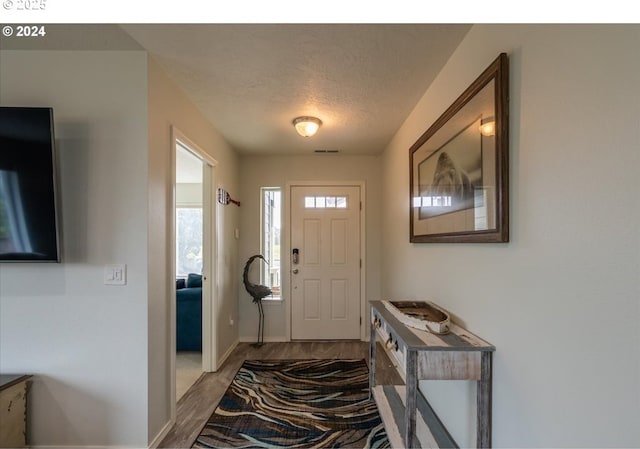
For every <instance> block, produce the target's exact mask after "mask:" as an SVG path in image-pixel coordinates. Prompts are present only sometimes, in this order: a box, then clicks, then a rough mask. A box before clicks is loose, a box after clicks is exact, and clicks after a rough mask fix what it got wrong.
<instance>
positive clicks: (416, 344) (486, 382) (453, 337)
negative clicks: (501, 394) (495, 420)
mask: <svg viewBox="0 0 640 449" xmlns="http://www.w3.org/2000/svg"><path fill="white" fill-rule="evenodd" d="M370 304H371V338H370V342H371V346H370V355H371V359H370V360H371V365H370V369H369V386H370V388H371V392H372V395H373V396H374V397H375V399H376V402H377V403H378V409H379V410H380V415H381V417H382V419H383V421H384V423H385V428H386V429H387V434H388V435H389V439H390V442H391V445H392V447H405V448H414V447H422V446H425V447H458V445H457V444H456V443H455V441H454V439H453V438H452V437H451V435H450V434H449V432H448V431H447V429H446V427H445V426H444V425H443V423H442V422H441V421H440V419H439V418H438V416H437V414H436V413H435V411H434V410H433V409H432V408H431V406H430V405H429V402H428V401H427V399H426V398H425V397H424V396H423V395H422V393H421V392H420V390H419V389H418V381H419V380H471V381H476V382H477V447H478V448H487V447H491V369H492V360H493V359H492V356H493V352H494V351H495V347H494V346H493V345H491V344H489V343H487V342H486V341H484V340H482V339H481V338H479V337H477V336H476V335H474V334H472V333H471V332H469V331H468V330H466V329H463V328H462V327H460V326H457V325H456V324H451V326H450V332H449V333H448V334H446V335H437V334H433V333H430V332H427V331H421V330H418V329H415V328H410V327H407V326H406V325H405V324H403V323H401V322H400V321H399V320H398V319H397V318H396V317H395V316H393V314H392V313H391V312H390V311H389V310H387V308H386V307H385V305H384V302H382V301H372V302H371V303H370ZM376 336H377V337H379V338H380V339H381V340H382V342H383V345H384V346H385V348H386V350H387V353H388V354H389V357H390V359H391V360H392V361H393V363H394V364H395V365H396V368H397V369H398V371H399V373H400V375H401V376H402V377H403V378H404V379H405V382H406V386H403V387H399V386H388V385H386V386H378V387H376V386H375V358H376Z"/></svg>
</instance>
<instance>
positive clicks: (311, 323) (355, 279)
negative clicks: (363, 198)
mask: <svg viewBox="0 0 640 449" xmlns="http://www.w3.org/2000/svg"><path fill="white" fill-rule="evenodd" d="M290 229H291V234H290V235H291V242H290V243H291V246H290V248H291V338H292V339H293V340H336V339H360V275H361V274H360V271H361V270H360V266H361V262H360V187H359V186H292V187H291V228H290ZM294 253H297V263H296V260H295V259H296V256H294Z"/></svg>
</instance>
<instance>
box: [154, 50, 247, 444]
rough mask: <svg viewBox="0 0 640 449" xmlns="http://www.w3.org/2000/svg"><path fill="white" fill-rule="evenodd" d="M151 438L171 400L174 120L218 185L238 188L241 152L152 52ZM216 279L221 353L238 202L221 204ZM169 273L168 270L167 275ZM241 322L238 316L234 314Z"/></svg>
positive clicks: (232, 334) (231, 335) (232, 310)
mask: <svg viewBox="0 0 640 449" xmlns="http://www.w3.org/2000/svg"><path fill="white" fill-rule="evenodd" d="M148 81H149V86H148V89H149V210H150V213H149V214H150V220H149V402H150V404H149V438H150V439H153V437H154V436H155V435H156V434H157V433H158V432H159V431H161V430H162V427H163V426H164V425H165V424H166V423H167V422H168V420H169V418H170V416H169V411H170V409H169V405H170V401H172V400H173V398H171V397H169V385H170V383H169V378H170V375H171V373H170V366H169V363H170V362H169V354H170V351H169V344H170V341H171V340H170V339H171V336H170V335H169V329H170V328H169V318H168V312H169V301H173V300H175V291H174V290H175V281H174V279H173V278H174V276H173V274H172V273H171V270H170V263H171V261H170V250H169V248H168V247H167V244H173V243H172V242H170V238H169V235H168V229H169V222H168V220H170V219H171V218H170V217H171V216H172V213H171V207H172V206H171V204H170V201H171V195H170V190H169V189H170V182H169V180H170V179H171V171H170V170H171V169H170V167H169V164H170V148H171V126H172V125H173V126H175V127H177V128H178V129H179V130H180V131H181V132H182V133H183V134H184V135H185V136H186V137H187V138H189V139H190V140H191V141H192V142H194V143H195V144H196V145H198V146H199V147H200V148H201V149H202V150H204V151H205V152H206V153H207V154H208V155H210V156H211V157H212V158H213V159H215V160H216V161H217V165H216V167H215V169H214V176H215V183H216V186H223V187H225V188H226V189H228V190H230V191H232V192H233V191H237V186H238V184H239V181H238V158H237V156H236V154H235V152H234V151H233V150H232V149H231V148H230V147H229V146H228V145H227V143H226V142H225V141H224V140H223V139H222V137H221V135H220V134H219V133H218V132H217V130H216V129H215V128H214V127H213V126H212V125H211V124H210V123H209V122H208V121H207V120H206V119H205V118H204V116H203V115H202V114H201V113H200V111H199V110H198V109H197V108H196V107H195V106H194V105H193V104H192V103H191V102H190V101H189V100H188V99H187V98H186V97H185V95H184V94H183V93H182V91H181V90H180V89H178V88H177V87H176V85H175V84H174V83H173V82H172V81H171V80H170V79H169V78H168V77H167V76H166V75H165V73H164V72H163V70H162V69H161V68H160V66H159V65H158V64H157V63H156V62H155V61H154V60H153V59H152V58H149V72H148ZM217 215H218V217H217V218H218V227H219V229H218V235H219V238H218V285H217V286H216V296H217V303H216V306H215V307H216V309H217V310H216V315H217V316H218V317H219V318H220V319H219V322H218V324H217V329H218V333H217V343H218V346H217V352H218V354H219V355H223V354H224V353H225V352H226V351H227V350H228V349H229V348H230V347H231V346H232V345H234V344H235V343H236V341H237V336H238V332H237V326H233V327H232V326H229V325H228V319H227V318H228V316H229V315H232V316H233V317H234V319H235V318H236V317H237V297H238V284H237V279H238V270H237V267H238V262H237V260H238V259H237V242H236V240H235V238H234V229H235V228H236V227H237V226H238V225H237V223H238V218H239V214H238V211H237V208H235V206H234V207H231V206H226V207H218V209H217ZM167 274H168V275H167ZM235 321H236V322H237V319H236V320H235Z"/></svg>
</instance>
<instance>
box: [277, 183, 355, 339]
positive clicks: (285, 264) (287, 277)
mask: <svg viewBox="0 0 640 449" xmlns="http://www.w3.org/2000/svg"><path fill="white" fill-rule="evenodd" d="M345 186H353V187H360V203H361V204H362V207H361V208H360V260H362V268H361V269H360V341H367V340H368V335H367V334H368V332H367V314H366V312H367V301H366V298H367V246H366V243H367V235H366V234H367V233H366V230H367V227H366V217H367V214H366V210H367V201H366V198H367V195H366V183H365V181H288V182H287V183H286V185H285V191H284V192H283V193H284V194H285V195H286V198H283V199H282V204H283V207H284V209H285V210H284V215H285V218H284V221H283V222H282V227H283V228H284V229H283V231H284V232H283V245H282V254H287V255H288V256H287V257H284V256H281V263H282V295H283V296H282V299H283V300H284V303H285V307H286V310H285V316H286V326H285V332H286V338H287V340H286V341H291V301H290V300H289V299H290V298H291V291H290V285H291V264H290V261H291V257H290V255H291V231H290V229H289V228H290V225H291V188H292V187H345ZM285 282H286V284H285ZM285 285H286V286H287V287H286V288H285ZM285 295H286V297H285ZM265 341H267V340H265Z"/></svg>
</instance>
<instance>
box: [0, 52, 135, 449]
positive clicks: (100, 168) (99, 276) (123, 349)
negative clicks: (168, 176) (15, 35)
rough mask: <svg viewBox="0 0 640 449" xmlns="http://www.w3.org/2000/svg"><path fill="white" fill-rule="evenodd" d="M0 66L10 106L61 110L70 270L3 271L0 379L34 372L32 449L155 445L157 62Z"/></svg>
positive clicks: (72, 56)
mask: <svg viewBox="0 0 640 449" xmlns="http://www.w3.org/2000/svg"><path fill="white" fill-rule="evenodd" d="M0 58H1V60H2V64H1V65H0V96H1V98H2V104H3V105H16V106H51V107H53V108H54V120H55V133H56V143H57V152H58V166H59V186H60V200H61V202H60V205H61V212H62V214H61V215H62V216H61V219H62V225H61V229H62V240H63V248H62V258H63V262H62V263H61V264H51V265H42V264H33V263H29V264H2V265H0V372H3V373H12V372H13V373H30V374H35V377H34V381H33V388H32V390H31V400H30V407H31V408H30V416H31V438H32V440H31V443H32V444H33V445H36V446H38V445H52V446H73V445H77V446H88V445H98V446H99V445H115V446H117V445H128V446H146V443H147V421H146V416H147V406H148V402H147V238H146V237H147V159H146V158H147V152H146V148H147V99H146V98H147V97H146V82H147V80H146V66H147V56H146V54H145V53H143V52H137V51H131V52H107V51H101V52H94V51H73V52H71V51H48V52H43V51H2V52H1V54H0ZM111 263H126V264H127V285H126V286H105V285H103V266H104V265H105V264H111Z"/></svg>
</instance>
